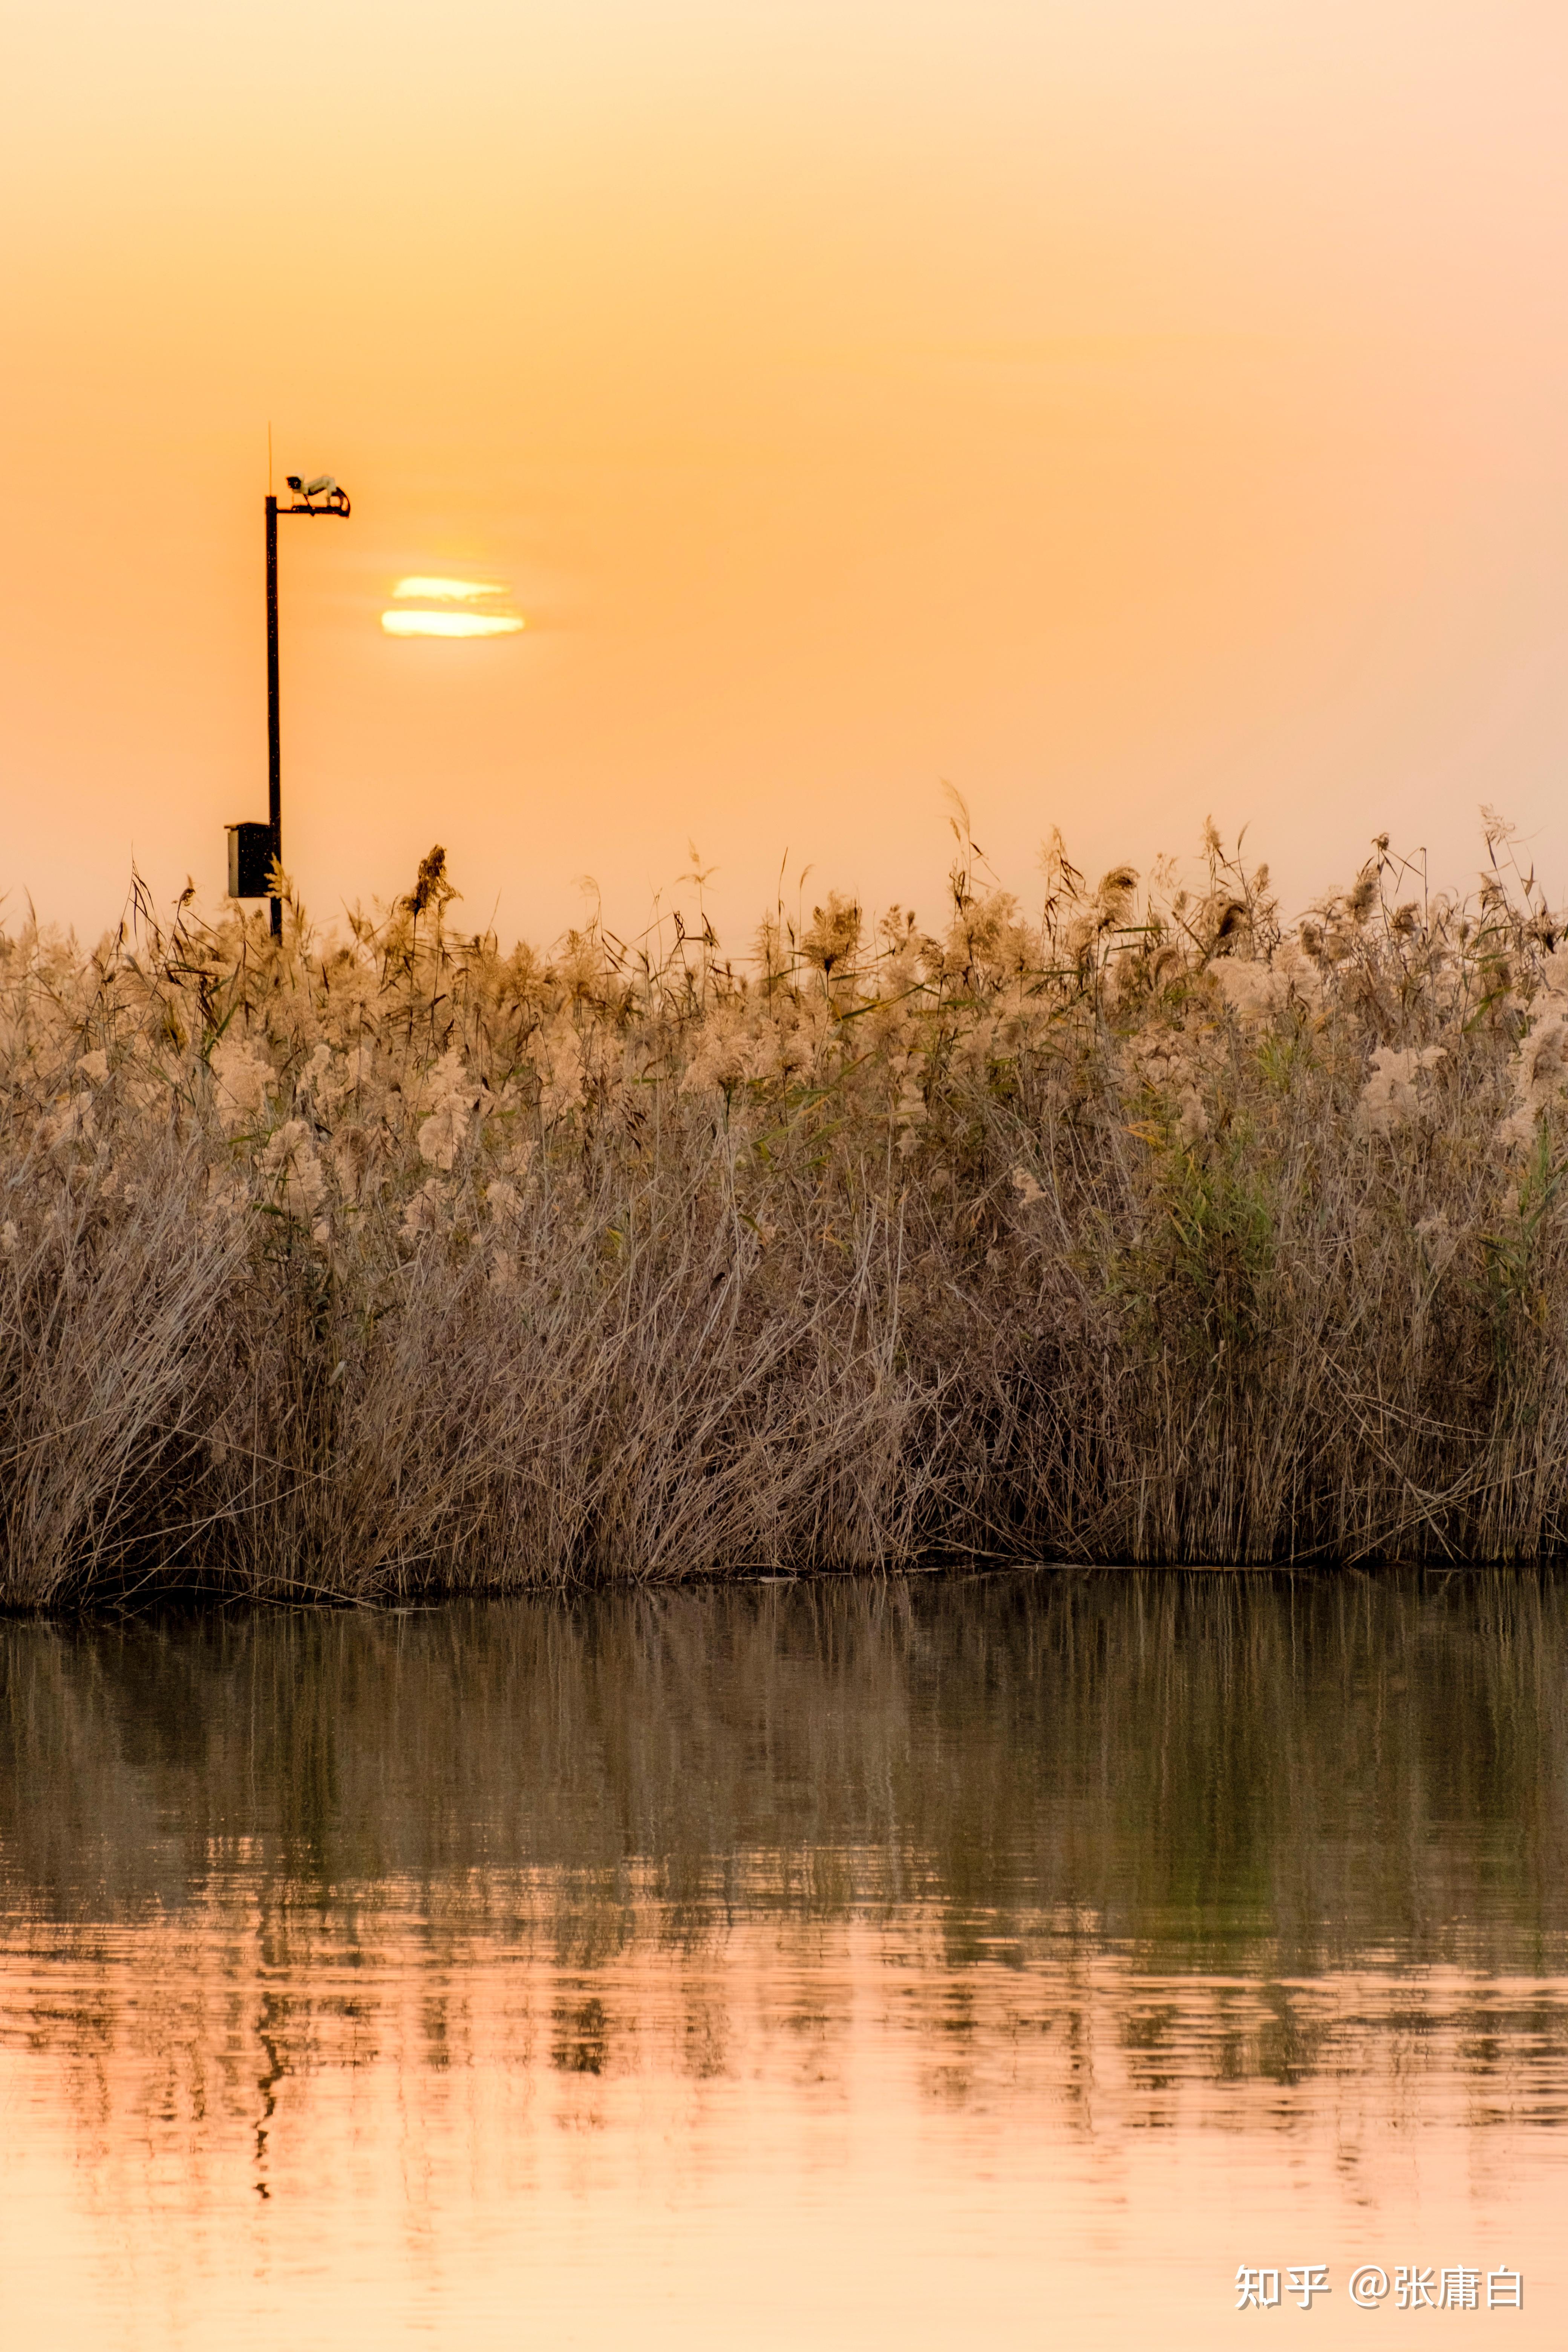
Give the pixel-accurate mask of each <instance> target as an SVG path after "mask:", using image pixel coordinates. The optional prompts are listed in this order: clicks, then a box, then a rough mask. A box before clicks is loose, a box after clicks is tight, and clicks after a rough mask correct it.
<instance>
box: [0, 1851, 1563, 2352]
mask: <svg viewBox="0 0 1568 2352" xmlns="http://www.w3.org/2000/svg"><path fill="white" fill-rule="evenodd" d="M556 1891H558V1892H560V1893H562V1894H563V1895H565V1898H566V1899H565V1901H564V1903H563V1905H562V1906H560V1908H559V1909H557V1907H556V1905H555V1903H554V1902H553V1900H552V1890H551V1889H550V1888H549V1887H547V1886H541V1885H537V1884H536V1885H533V1886H532V1887H531V1888H529V1887H524V1886H514V1887H511V1888H502V1887H497V1888H491V1889H489V1890H486V1901H487V1904H488V1905H489V1906H490V1907H492V1908H494V1909H500V1910H508V1909H511V1908H512V1907H513V1906H514V1905H515V1906H516V1908H517V1912H518V1929H517V1932H516V1934H515V1935H511V1936H508V1937H503V1938H502V1939H500V1940H499V1941H498V1940H497V1939H496V1938H495V1937H492V1936H490V1935H488V1934H482V1933H481V1934H479V1935H478V1936H475V1937H472V1938H470V1937H467V1936H465V1935H464V1934H463V1933H462V1932H460V1931H458V1930H456V1929H455V1928H454V1926H453V1923H452V1922H451V1921H449V1920H448V1921H446V1922H443V1921H441V1920H440V1919H439V1918H437V1917H433V1916H430V1914H429V1913H428V1912H427V1911H425V1910H423V1909H422V1908H421V1907H420V1906H419V1905H417V1904H416V1903H410V1904H408V1905H407V1906H405V1905H404V1904H403V1903H402V1902H400V1901H399V1900H397V1899H396V1894H395V1890H392V1889H385V1890H382V1898H383V1899H382V1900H380V1901H378V1899H377V1897H376V1895H375V1893H374V1890H361V1891H360V1893H359V1894H358V1895H356V1894H355V1893H354V1892H353V1891H351V1890H345V1893H344V1899H343V1904H342V1909H341V1911H339V1912H338V1914H337V1916H335V1917H330V1918H323V1917H322V1916H321V1914H320V1913H319V1911H318V1910H317V1909H316V1907H315V1906H314V1905H312V1904H310V1903H309V1902H303V1903H301V1904H300V1907H299V1908H298V1910H296V1909H295V1908H294V1906H293V1903H292V1902H291V1901H289V1900H285V1901H283V1902H282V1903H279V1901H278V1900H277V1894H278V1890H276V1889H275V1890H273V1894H272V1895H271V1896H268V1895H267V1894H266V1892H265V1891H264V1890H263V1889H262V1888H259V1887H256V1886H247V1885H246V1883H245V1880H244V1878H243V1877H241V1878H238V1879H237V1880H236V1881H233V1882H231V1883H230V1884H229V1885H227V1886H226V1888H222V1889H219V1888H215V1889H214V1890H213V1895H212V1899H211V1901H210V1903H209V1904H207V1905H205V1906H203V1909H202V1916H200V1917H199V1919H196V1920H192V1919H190V1918H188V1917H187V1918H184V1919H183V1920H180V1921H156V1922H153V1921H150V1922H149V1923H148V1924H147V1925H146V1926H145V1927H142V1928H141V1929H131V1930H119V1931H115V1932H113V1933H111V1934H110V1935H107V1936H106V1935H104V1934H102V1933H94V1932H92V1931H83V1930H79V1929H78V1930H72V1931H69V1932H68V1934H67V1935H65V1936H64V1937H53V1938H50V1939H47V1940H48V1942H49V1944H50V1946H51V1950H50V1952H48V1953H46V1951H45V1950H44V1949H43V1948H40V1946H41V1944H42V1943H43V1941H44V1940H45V1939H39V1945H36V1946H35V1948H34V1949H33V1950H32V1951H31V1952H27V1951H26V1950H24V1949H22V1948H17V1949H16V1950H15V1951H14V1954H13V1962H12V1968H11V1969H10V1970H9V1971H8V1972H7V1975H6V1977H5V1979H4V2003H5V2008H4V2028H5V2044H6V2050H5V2057H4V2059H0V2083H3V2084H5V2088H6V2089H8V2090H10V2091H13V2092H15V2093H16V2094H17V2098H18V2104H17V2109H16V2113H15V2115H14V2117H13V2125H12V2129H11V2131H10V2133H9V2134H8V2135H7V2145H6V2147H5V2150H4V2151H3V2152H0V2200H3V2202H0V2210H3V2213H4V2217H5V2218H4V2220H3V2221H0V2248H3V2249H4V2252H5V2259H6V2261H7V2264H8V2283H7V2315H8V2318H9V2320H10V2323H11V2329H12V2331H13V2337H14V2340H16V2341H32V2340H38V2341H43V2340H45V2337H46V2334H47V2339H48V2340H49V2341H51V2342H54V2343H62V2344H66V2345H76V2344H80V2345H84V2346H85V2345H87V2344H89V2343H92V2344H99V2343H103V2342H105V2341H113V2342H115V2343H121V2344H126V2345H133V2346H141V2345H142V2344H145V2345H146V2346H148V2347H153V2346H155V2345H160V2344H163V2343H170V2344H180V2343H184V2342H188V2343H191V2344H194V2345H207V2344H212V2345H217V2344H220V2343H221V2344H223V2345H226V2346H227V2345H238V2346H242V2347H243V2346H250V2345H256V2346H259V2345H260V2344H261V2343H262V2342H263V2341H264V2340H268V2339H270V2338H271V2337H272V2336H274V2335H275V2334H277V2333H278V2332H279V2331H283V2332H286V2335H287V2337H288V2340H289V2341H290V2342H292V2343H306V2344H313V2343H317V2342H319V2343H321V2344H323V2345H325V2344H327V2343H329V2342H337V2343H343V2342H348V2343H353V2344H357V2343H367V2344H368V2343H371V2342H382V2341H384V2340H385V2338H386V2336H387V2335H388V2334H390V2335H392V2336H394V2338H396V2339H401V2337H402V2336H403V2335H404V2334H405V2332H406V2333H409V2334H413V2333H417V2332H421V2330H422V2329H428V2328H434V2329H435V2330H436V2332H437V2340H438V2341H440V2342H446V2341H454V2342H455V2341H458V2340H461V2341H462V2342H464V2343H465V2344H478V2345H480V2346H489V2345H490V2344H495V2345H498V2346H499V2345H501V2344H507V2345H511V2344H515V2343H517V2342H519V2341H525V2342H528V2343H531V2344H535V2343H536V2344H540V2345H551V2346H553V2345H556V2344H567V2345H570V2344H579V2345H583V2346H600V2345H605V2346H608V2345H610V2344H619V2343H621V2342H622V2341H624V2340H625V2336H626V2331H627V2330H628V2329H635V2331H636V2335H637V2341H638V2342H639V2343H641V2344H651V2345H654V2346H658V2347H665V2346H669V2347H672V2352H673V2347H676V2346H678V2345H679V2346H687V2347H706V2346H707V2345H709V2344H713V2345H719V2344H726V2345H728V2344H733V2343H735V2342H737V2341H742V2340H743V2341H744V2342H745V2343H746V2344H747V2345H748V2346H752V2345H762V2346H764V2347H775V2346H776V2347H781V2352H782V2347H786V2346H788V2347H795V2346H798V2345H800V2344H801V2343H803V2342H811V2343H813V2344H820V2345H822V2346H824V2347H845V2352H848V2347H857V2352H858V2347H864V2346H866V2345H875V2344H879V2343H883V2342H888V2343H895V2342H896V2343H898V2344H900V2346H902V2345H910V2346H915V2347H925V2346H928V2345H929V2346H931V2347H936V2346H942V2347H951V2346H952V2345H953V2344H957V2343H963V2342H974V2341H978V2340H983V2338H984V2334H985V2333H986V2332H987V2331H988V2330H991V2329H994V2330H996V2331H997V2332H998V2333H1002V2332H1005V2334H1006V2335H1007V2336H1009V2337H1013V2338H1016V2337H1017V2336H1019V2335H1020V2332H1023V2333H1024V2338H1025V2340H1026V2341H1028V2340H1036V2339H1037V2337H1038V2338H1039V2339H1040V2340H1055V2341H1061V2342H1070V2343H1071V2344H1073V2345H1074V2346H1077V2345H1080V2344H1094V2345H1106V2346H1111V2345H1121V2344H1133V2343H1143V2342H1149V2341H1155V2340H1158V2341H1160V2342H1161V2343H1164V2344H1171V2345H1177V2346H1184V2345H1192V2346H1198V2345H1204V2344H1206V2343H1209V2342H1212V2340H1213V2332H1214V2329H1215V2325H1216V2322H1217V2321H1218V2319H1219V2317H1220V2315H1223V2314H1225V2313H1226V2312H1227V2311H1228V2310H1229V2308H1230V2305H1231V2302H1232V2299H1233V2298H1232V2296H1231V2294H1230V2287H1229V2283H1230V2281H1231V2280H1232V2278H1233V2276H1234V2273H1235V2270H1236V2266H1237V2263H1238V2262H1240V2261H1243V2260H1247V2261H1250V2262H1274V2263H1290V2262H1292V2261H1303V2262H1304V2261H1327V2262H1328V2263H1330V2264H1331V2271H1332V2273H1333V2275H1334V2276H1335V2277H1336V2278H1337V2279H1339V2280H1340V2281H1341V2283H1342V2282H1343V2279H1344V2278H1345V2277H1346V2276H1348V2272H1349V2268H1350V2265H1351V2263H1352V2260H1381V2261H1383V2262H1384V2263H1385V2265H1387V2266H1388V2267H1389V2268H1390V2270H1391V2272H1392V2268H1393V2265H1394V2263H1395V2262H1400V2261H1406V2260H1409V2259H1412V2258H1413V2257H1415V2258H1418V2259H1419V2260H1421V2261H1423V2262H1426V2261H1433V2262H1436V2263H1444V2262H1447V2261H1465V2262H1474V2261H1476V2260H1478V2259H1479V2261H1480V2262H1481V2263H1483V2264H1489V2263H1500V2262H1502V2261H1504V2260H1509V2261H1512V2262H1515V2263H1521V2265H1522V2266H1523V2267H1524V2269H1525V2271H1526V2273H1527V2277H1528V2278H1531V2279H1532V2281H1533V2283H1534V2284H1535V2286H1536V2288H1537V2300H1538V2302H1539V2304H1540V2305H1541V2309H1540V2310H1539V2311H1536V2310H1535V2309H1534V2308H1533V2307H1532V2308H1531V2311H1530V2312H1529V2313H1527V2315H1526V2319H1525V2322H1524V2323H1523V2324H1522V2325H1521V2323H1517V2322H1515V2323H1511V2325H1512V2326H1514V2329H1515V2332H1516V2333H1517V2335H1518V2337H1519V2340H1520V2341H1521V2342H1540V2341H1542V2340H1545V2339H1544V2337H1543V2336H1542V2335H1541V2334H1539V2333H1538V2332H1537V2330H1538V2329H1539V2328H1540V2327H1542V2326H1544V2325H1545V2321H1546V2305H1547V2301H1548V2298H1547V2295H1546V2294H1545V2292H1544V2290H1545V2289H1546V2287H1547V2284H1548V2282H1547V2278H1546V2275H1545V2271H1544V2265H1545V2264H1546V2263H1547V2262H1548V2261H1549V2260H1550V2249H1551V2248H1552V2246H1553V2244H1554V2242H1555V2234H1556V2231H1557V2210H1558V2200H1559V2199H1560V2196H1561V2192H1562V2187H1563V2177H1562V2171H1561V2167H1560V2164H1559V2162H1558V2161H1557V2158H1556V2150H1555V2147H1554V2146H1553V2144H1552V2143H1553V2138H1554V2135H1552V2134H1543V2133H1541V2132H1539V2131H1535V2130H1533V2129H1532V2128H1531V2126H1533V2125H1537V2124H1541V2123H1552V2124H1560V2123H1561V2122H1562V2121H1563V2117H1564V2114H1565V2112H1568V2103H1565V2096H1564V2093H1565V2070H1564V2063H1563V2053H1564V2049H1565V2047H1568V1985H1565V1984H1562V1983H1552V1984H1543V1983H1537V1982H1515V1983H1495V1982H1491V1981H1488V1980H1479V1979H1474V1978H1467V1977H1464V1976H1461V1975H1458V1974H1457V1973H1454V1972H1445V1973H1443V1974H1441V1975H1437V1974H1434V1975H1433V1976H1432V1977H1430V1978H1427V1979H1424V1980H1423V1981H1422V1982H1421V1983H1420V1984H1418V1985H1413V1984H1411V1983H1409V1982H1408V1981H1402V1980H1400V1979H1397V1978H1396V1977H1392V1976H1386V1975H1384V1974H1383V1973H1382V1972H1357V1973H1354V1974H1350V1973H1347V1974H1345V1975H1343V1976H1340V1977H1328V1978H1321V1979H1314V1980H1312V1981H1311V1982H1308V1983H1301V1984H1294V1985H1289V1986H1281V1985H1258V1984H1246V1983H1236V1982H1229V1981H1211V1980H1207V1979H1196V1980H1194V1979H1185V1978H1178V1979H1159V1978H1153V1977H1147V1976H1140V1975H1139V1974H1138V1973H1137V1972H1136V1971H1135V1970H1134V1969H1132V1968H1131V1966H1130V1965H1129V1964H1128V1963H1127V1962H1126V1961H1125V1960H1124V1959H1122V1958H1119V1957H1117V1956H1115V1955H1113V1954H1109V1953H1105V1952H1099V1953H1082V1952H1080V1953H1079V1954H1078V1955H1077V1956H1068V1955H1064V1956H1063V1957H1062V1958H1059V1959H1057V1960H1055V1961H1049V1960H1046V1961H1043V1962H1042V1961H1041V1960H1040V1958H1038V1956H1037V1957H1036V1958H1035V1960H1034V1963H1033V1964H1032V1965H1029V1966H1026V1967H1017V1966H1010V1965H1008V1964H1007V1963H1006V1962H1005V1960H1002V1959H994V1960H984V1961H977V1962H971V1963H967V1964H965V1965H963V1967H960V1968H954V1967H953V1966H952V1964H951V1962H950V1961H949V1960H948V1959H947V1958H944V1949H945V1941H946V1939H945V1936H944V1927H943V1922H942V1918H941V1916H940V1914H939V1913H938V1912H937V1911H935V1910H933V1911H932V1913H931V1916H929V1917H924V1918H922V1917H921V1916H919V1913H918V1911H917V1910H911V1912H910V1915H909V1916H900V1917H898V1918H895V1919H893V1920H889V1921H884V1922H883V1923H882V1924H880V1925H872V1924H871V1923H869V1922H867V1921H864V1920H862V1921H858V1922H839V1923H834V1924H818V1925H816V1926H808V1925H805V1924H802V1923H795V1924H789V1923H781V1922H779V1921H778V1920H776V1919H755V1918H750V1919H749V1918H746V1917H745V1916H732V1917H731V1918H730V1919H729V1920H727V1921H726V1920H724V1919H723V1918H721V1917H715V1918H714V1919H713V1920H711V1921H710V1923H709V1929H708V1932H707V1933H705V1934H698V1935H693V1934H691V1933H689V1931H688V1932H683V1933H680V1934H673V1935H672V1934H671V1932H670V1922H669V1921H668V1916H660V1910H659V1906H658V1904H657V1903H653V1904H650V1905H649V1906H647V1909H646V1911H645V1909H644V1907H643V1904H642V1901H641V1899H640V1897H638V1896H637V1895H631V1897H630V1916H626V1913H625V1912H623V1916H622V1917H621V1919H620V1922H619V1925H618V1927H617V1928H616V1931H615V1932H613V1933H610V1934H609V1936H608V1942H609V1945H610V1947H611V1948H612V1956H611V1957H609V1958H605V1960H604V1961H603V1962H602V1963H599V1964H595V1963H594V1962H592V1961H589V1962H587V1963H584V1960H583V1958H581V1957H580V1956H578V1957H576V1958H574V1957H572V1956H571V1953H570V1948H571V1946H572V1945H573V1944H574V1942H576V1941H577V1939H578V1938H579V1937H580V1936H581V1933H582V1929H583V1927H584V1916H583V1894H582V1890H581V1888H574V1889H570V1890H567V1889H560V1890H556ZM296 1892H299V1890H296ZM389 1895H390V1896H392V1898H393V1899H392V1902H391V1904H390V1907H384V1898H385V1897H387V1896H389ZM365 1898H368V1899H365ZM362 1902H363V1907H362ZM563 1948H564V1949H563ZM1521 2028H1522V2029H1523V2031H1522V2032H1521ZM1510 2034H1511V2035H1512V2036H1513V2037H1514V2039H1513V2042H1511V2044H1510V2040H1509V2037H1510ZM1510 2050H1511V2054H1509V2053H1510ZM1488 2053H1491V2054H1490V2055H1489V2054H1488ZM1477 2126H1485V2128H1482V2129H1479V2130H1478V2128H1477ZM64 2275H68V2277H69V2282H70V2283H69V2286H68V2290H67V2291H66V2292H65V2293H64V2294H63V2295H62V2291H61V2284H60V2282H61V2278H62V2276H64ZM1340 2302H1341V2304H1343V2303H1344V2302H1345V2298H1344V2295H1343V2294H1341V2296H1340ZM128 2307H129V2309H130V2311H131V2313H132V2319H131V2320H130V2321H129V2322H128V2321H127V2318H126V2312H127V2308H128ZM1344 2324H1346V2315H1345V2313H1344V2312H1343V2311H1340V2312H1337V2313H1335V2314H1331V2315H1328V2316H1326V2317H1325V2318H1324V2319H1323V2321H1322V2323H1321V2327H1316V2332H1319V2333H1323V2334H1326V2335H1327V2336H1329V2337H1330V2339H1331V2340H1332V2339H1334V2338H1335V2337H1337V2336H1338V2335H1339V2333H1340V2329H1341V2327H1342V2326H1343V2325H1344ZM1315 2326H1316V2324H1315ZM1552 2326H1555V2316H1553V2317H1552ZM345 2327H346V2328H347V2330H348V2333H347V2335H346V2336H345V2335H344V2334H342V2332H341V2331H342V2330H343V2329H344V2328H345ZM1064 2328H1065V2329H1066V2330H1068V2332H1067V2333H1066V2334H1063V2333H1062V2331H1063V2329H1064ZM520 2329H521V2330H522V2333H521V2335H520V2334H519V2330H520ZM1511 2340H1513V2338H1512V2337H1511V2336H1510V2341H1511ZM1553 2340H1554V2339H1553Z"/></svg>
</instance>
